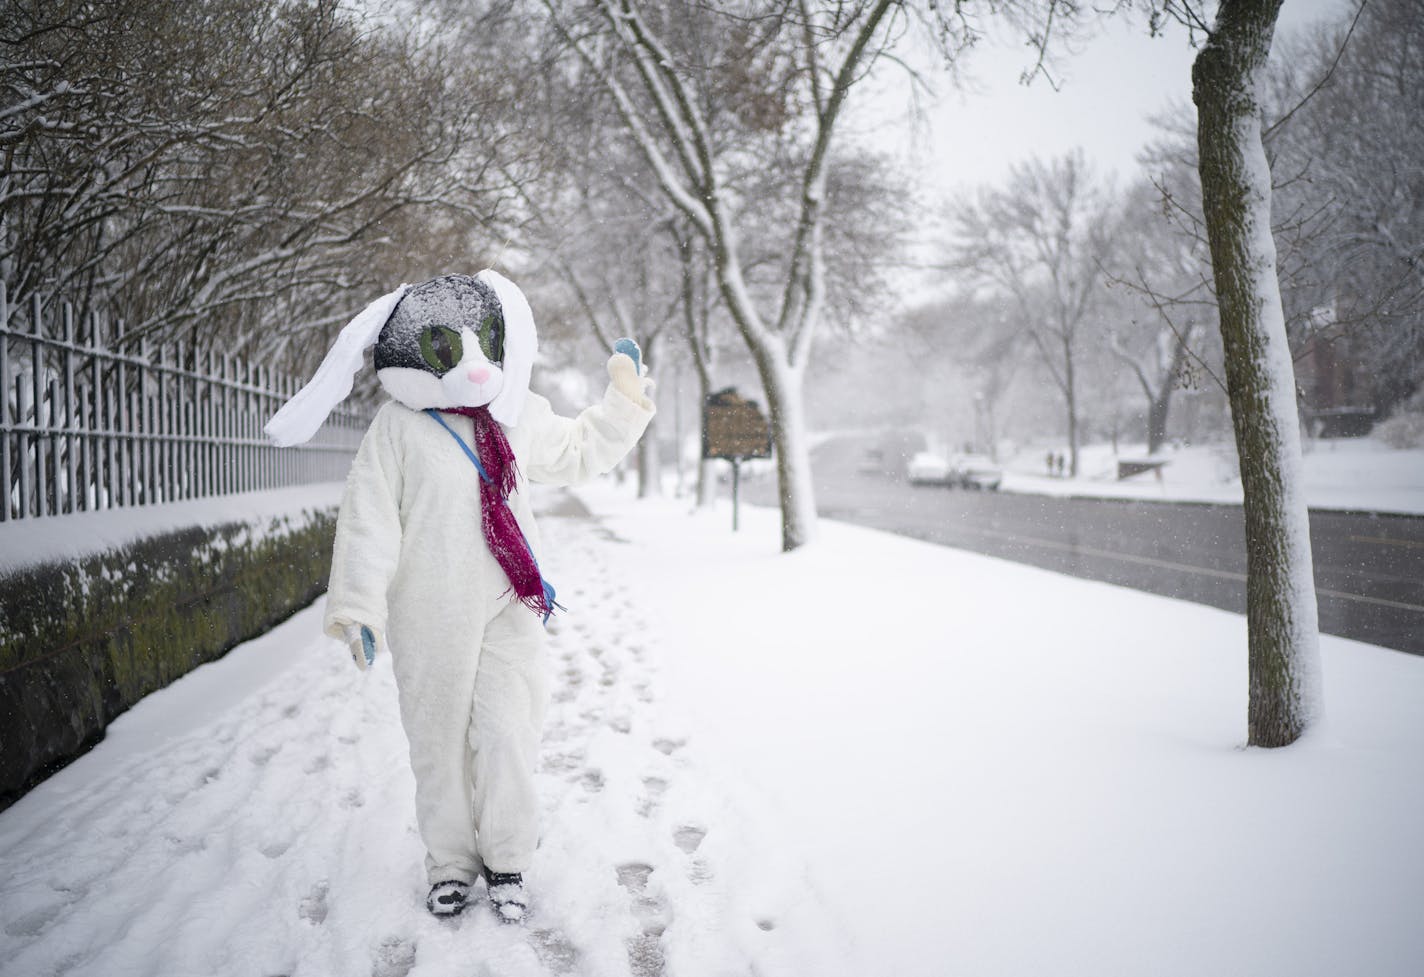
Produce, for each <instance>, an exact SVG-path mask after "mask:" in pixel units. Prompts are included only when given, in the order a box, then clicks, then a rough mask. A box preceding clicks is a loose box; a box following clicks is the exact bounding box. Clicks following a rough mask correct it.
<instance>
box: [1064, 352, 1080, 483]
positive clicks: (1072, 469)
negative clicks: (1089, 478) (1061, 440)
mask: <svg viewBox="0 0 1424 977" xmlns="http://www.w3.org/2000/svg"><path fill="white" fill-rule="evenodd" d="M1070 335H1071V334H1070V333H1069V332H1068V331H1067V330H1064V332H1063V334H1062V343H1063V401H1064V403H1065V404H1066V405H1067V407H1068V477H1069V478H1077V477H1078V389H1077V386H1076V377H1075V376H1074V374H1073V341H1072V340H1071V339H1070V338H1069V336H1070Z"/></svg>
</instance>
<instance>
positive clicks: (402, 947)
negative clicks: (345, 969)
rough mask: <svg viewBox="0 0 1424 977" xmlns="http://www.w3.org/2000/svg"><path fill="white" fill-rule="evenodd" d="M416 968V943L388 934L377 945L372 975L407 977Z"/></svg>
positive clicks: (372, 963) (375, 976) (372, 964)
mask: <svg viewBox="0 0 1424 977" xmlns="http://www.w3.org/2000/svg"><path fill="white" fill-rule="evenodd" d="M414 969H415V944H414V943H412V942H411V941H409V940H407V939H405V938H403V937H399V936H388V937H386V938H385V939H384V940H382V941H381V945H380V946H378V947H376V955H375V958H374V959H373V960H372V961H371V977H406V975H407V974H409V973H410V972H411V971H412V970H414Z"/></svg>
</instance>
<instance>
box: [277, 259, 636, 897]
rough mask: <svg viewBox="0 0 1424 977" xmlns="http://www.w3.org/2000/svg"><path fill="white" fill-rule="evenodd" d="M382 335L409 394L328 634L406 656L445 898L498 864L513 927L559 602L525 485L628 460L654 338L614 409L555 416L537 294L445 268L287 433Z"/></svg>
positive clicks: (340, 533)
mask: <svg viewBox="0 0 1424 977" xmlns="http://www.w3.org/2000/svg"><path fill="white" fill-rule="evenodd" d="M372 344H374V346H375V350H374V363H375V367H376V376H377V378H378V380H379V381H380V383H381V385H382V386H383V387H384V388H385V390H386V392H387V393H389V394H390V395H391V397H392V398H394V399H393V400H391V401H389V402H387V403H385V404H384V405H382V406H381V408H380V410H379V411H378V412H377V413H376V416H375V418H374V419H373V420H372V422H371V426H370V429H369V430H368V431H367V432H366V436H365V438H364V439H363V440H362V442H361V447H360V449H359V450H358V451H357V453H356V458H355V460H354V461H353V462H352V465H351V473H350V475H349V477H348V478H347V481H346V491H345V495H344V496H343V498H342V502H341V511H340V515H339V516H338V519H337V526H336V544H335V547H334V550H333V553H332V563H331V582H330V588H329V590H328V594H327V607H326V617H325V622H324V626H325V629H326V631H327V633H328V634H330V635H332V636H334V637H337V638H340V639H341V640H343V641H345V642H347V644H348V645H349V646H350V648H351V651H352V657H353V659H354V660H355V662H356V664H357V666H358V667H360V668H362V669H364V668H367V667H368V666H369V665H370V664H372V663H373V662H374V660H375V657H376V653H377V650H378V649H379V648H382V647H385V648H387V649H388V650H389V653H390V657H391V662H392V666H393V668H394V671H395V678H396V685H397V688H398V690H399V701H400V715H401V723H402V724H403V726H404V727H405V732H406V736H407V738H408V739H409V741H410V760H411V767H412V770H413V771H414V773H415V785H416V820H417V824H418V826H419V829H420V836H421V839H422V840H423V842H424V843H425V847H426V859H425V864H426V871H427V876H428V881H429V883H430V886H431V888H430V895H429V897H428V898H427V901H426V905H427V908H429V910H430V911H431V912H432V913H435V914H437V915H454V914H456V913H459V912H460V911H461V910H463V909H464V907H465V904H466V901H467V898H468V895H469V890H470V888H471V887H472V886H473V885H474V884H475V881H476V880H477V879H478V878H479V877H480V876H481V875H482V874H483V875H484V877H485V879H486V882H487V884H488V888H489V899H490V902H491V903H492V905H493V907H494V909H495V912H496V914H497V915H498V916H499V918H501V919H503V920H506V921H522V920H523V918H524V916H525V914H526V912H527V906H528V900H527V895H526V891H525V887H524V879H523V875H524V873H525V872H526V871H528V869H529V867H530V862H531V860H532V857H533V854H534V848H535V844H536V842H537V840H538V826H537V799H536V796H535V789H534V767H535V763H536V759H537V756H538V749H539V738H540V731H541V727H542V724H543V716H544V711H545V708H546V705H547V702H548V697H549V691H548V679H547V675H546V671H547V664H546V660H545V653H544V634H543V626H544V624H545V623H546V622H547V620H548V616H549V614H551V613H553V611H554V609H555V607H556V605H555V603H554V600H555V595H554V590H553V587H552V586H550V585H549V583H548V582H547V581H546V580H545V579H544V577H543V575H542V573H541V572H540V570H539V564H538V556H539V554H540V539H539V532H538V527H537V526H536V525H535V522H534V518H533V515H532V513H531V511H530V507H529V501H528V499H527V498H526V497H525V493H524V492H523V491H522V489H523V487H524V484H525V482H526V480H528V481H533V482H546V483H552V484H556V485H567V484H572V483H576V482H580V481H583V480H585V479H588V478H590V477H592V476H595V475H598V474H602V473H604V472H607V471H609V470H610V469H612V468H613V466H614V465H616V464H617V463H618V462H619V460H621V459H622V458H623V457H624V456H625V455H626V454H627V453H628V452H629V451H630V450H631V449H632V448H633V446H634V445H635V444H636V443H637V441H638V438H639V437H641V436H642V433H643V431H644V429H645V428H646V427H647V425H648V422H649V421H650V420H651V419H652V416H653V413H654V410H655V408H654V406H653V403H652V401H651V400H650V399H649V397H648V393H649V388H650V384H651V381H649V380H648V379H647V378H646V377H644V376H642V375H640V373H641V370H640V364H638V363H637V362H636V359H637V355H638V354H637V348H636V346H634V345H633V344H631V343H629V342H626V341H625V342H620V344H619V347H618V348H620V349H625V348H626V349H627V350H628V352H629V353H631V354H632V355H627V354H625V353H623V352H617V353H614V355H613V356H612V357H611V358H610V359H609V361H608V373H609V377H610V381H611V382H610V384H609V386H608V389H607V391H606V392H605V393H604V395H603V398H602V400H601V401H599V402H598V403H596V404H594V405H592V406H590V407H588V408H587V409H585V410H584V411H583V412H582V413H580V414H579V415H578V416H577V417H576V418H566V417H561V416H559V415H557V414H555V413H554V411H553V410H552V408H551V407H550V405H549V402H548V401H547V400H545V399H544V398H543V397H540V396H538V395H537V394H535V393H533V392H531V391H530V390H529V378H530V373H531V370H532V368H533V365H534V358H535V354H536V351H537V339H536V335H535V328H534V318H533V315H532V313H531V312H530V309H529V305H528V302H527V301H526V300H525V298H524V295H523V294H522V293H521V292H520V290H519V289H518V287H516V286H515V285H514V283H513V282H511V281H509V280H508V279H506V278H504V277H503V276H501V275H499V274H498V273H497V272H494V271H490V270H486V271H482V272H480V273H479V274H478V275H475V276H473V277H472V276H467V275H445V276H442V277H440V278H435V279H432V280H430V281H428V282H424V283H422V284H419V285H415V286H413V287H411V286H405V285H402V286H401V287H400V288H399V289H397V290H396V291H394V292H391V293H389V294H388V295H384V296H382V297H381V298H379V299H377V300H376V301H375V302H373V303H371V305H369V306H368V307H367V308H366V309H365V310H363V311H362V312H361V313H360V314H359V315H357V316H356V318H355V319H353V320H352V321H351V323H350V324H349V325H347V326H346V328H345V329H343V330H342V332H341V334H340V335H339V336H338V338H337V340H336V342H335V344H334V345H333V347H332V349H331V351H330V352H329V353H328V354H327V357H326V359H325V360H324V361H323V363H322V364H321V366H320V367H319V368H318V370H317V372H316V374H315V376H314V377H313V378H312V380H311V382H310V383H308V384H307V386H306V387H304V388H303V389H302V390H301V391H300V392H298V393H297V395H296V396H294V397H293V398H292V400H291V401H289V402H288V403H287V404H286V405H285V406H284V407H283V408H282V409H281V410H280V411H278V413H277V414H276V415H275V416H274V417H273V418H272V420H271V421H269V422H268V424H267V427H266V431H267V433H268V435H269V436H270V437H271V438H272V439H273V440H274V441H275V442H276V443H278V444H281V445H288V444H296V443H299V442H302V441H306V440H307V439H309V438H310V437H311V436H312V435H313V434H314V433H315V432H316V430H317V428H319V427H320V426H321V423H322V422H323V421H324V420H325V418H326V416H327V415H328V414H329V413H330V411H331V410H332V408H333V407H335V406H336V404H337V403H339V402H340V401H341V400H343V399H344V398H345V397H346V396H347V395H348V394H349V393H350V391H351V384H352V378H353V376H354V374H355V372H356V370H357V369H359V368H360V366H361V362H362V355H363V352H364V350H365V349H366V348H367V347H369V346H371V345H372Z"/></svg>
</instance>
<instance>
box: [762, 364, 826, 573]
mask: <svg viewBox="0 0 1424 977" xmlns="http://www.w3.org/2000/svg"><path fill="white" fill-rule="evenodd" d="M773 345H774V344H773ZM752 352H753V355H754V356H755V358H756V364H757V372H758V373H759V374H760V376H761V386H762V391H763V392H764V393H765V394H766V399H767V405H766V407H767V413H768V414H769V415H770V418H771V443H772V446H773V447H774V448H775V450H776V475H777V481H778V488H779V489H780V498H779V501H780V504H781V549H782V551H783V552H786V553H789V552H791V551H792V550H794V549H796V548H797V547H800V546H803V545H805V544H806V543H809V542H811V541H812V540H813V539H814V538H815V536H816V499H815V495H814V492H813V490H812V487H811V452H810V449H809V448H808V447H807V440H806V422H805V417H804V414H803V400H802V396H801V393H802V391H801V382H802V372H803V371H802V369H801V368H800V367H799V366H798V365H792V364H787V363H785V362H784V354H782V353H781V351H780V350H779V349H776V348H771V349H767V348H760V347H759V348H755V349H753V350H752Z"/></svg>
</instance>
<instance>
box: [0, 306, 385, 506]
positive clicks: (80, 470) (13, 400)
mask: <svg viewBox="0 0 1424 977" xmlns="http://www.w3.org/2000/svg"><path fill="white" fill-rule="evenodd" d="M298 386H299V385H298V383H297V382H296V381H295V380H294V379H293V378H291V377H287V376H284V375H282V374H280V373H278V372H276V371H274V370H271V369H269V368H267V367H264V366H261V365H257V364H252V363H247V362H243V361H241V360H237V359H234V358H231V357H222V356H215V355H213V354H212V353H211V352H201V353H200V352H198V351H196V350H193V349H191V348H185V347H184V345H183V344H181V343H176V344H163V345H158V346H151V345H150V344H149V343H148V342H146V341H145V340H144V339H142V338H140V339H136V340H134V339H130V338H126V337H125V335H124V324H123V321H122V320H119V319H113V318H109V317H107V316H104V315H102V314H100V313H93V314H89V315H84V316H76V314H75V311H74V308H73V306H72V305H71V304H70V303H68V302H65V301H56V300H51V301H48V302H44V301H42V300H41V297H40V296H38V295H36V296H33V297H32V298H31V299H30V300H29V301H27V302H24V303H21V304H20V306H18V307H11V305H10V303H9V299H8V294H7V292H6V290H5V287H4V285H3V283H0V487H3V488H4V490H5V495H4V498H3V500H0V521H5V520H10V519H24V518H27V517H34V516H56V515H63V514H67V513H72V512H84V511H91V510H97V509H112V508H116V507H119V506H133V505H153V504H157V503H162V502H173V501H177V500H180V499H196V498H204V497H207V496H214V495H226V494H228V493H232V492H245V491H249V490H252V489H266V488H279V487H284V486H288V485H300V484H306V483H310V482H326V481H339V480H341V479H343V478H344V477H345V476H346V471H347V468H348V467H349V466H350V461H351V456H352V455H353V454H354V453H355V450H356V448H357V446H358V445H359V444H360V441H361V436H362V434H363V433H364V431H365V429H366V426H367V423H368V422H369V420H370V417H369V415H368V414H367V413H365V412H364V411H361V410H357V409H353V408H351V407H347V406H345V405H343V406H342V407H338V408H337V409H336V410H335V411H333V412H332V414H331V417H330V418H329V419H328V420H327V422H326V424H325V425H324V426H323V427H322V429H321V430H320V431H319V432H317V435H316V436H315V437H314V438H312V440H311V441H310V442H309V443H307V444H305V445H303V446H301V447H297V448H277V447H275V446H273V445H272V444H271V443H270V442H269V441H268V440H267V438H266V436H265V435H264V434H263V433H262V425H263V424H265V423H266V422H267V419H268V418H269V417H271V416H272V414H273V412H275V411H276V410H277V408H278V407H280V406H281V405H282V404H283V403H285V402H286V400H287V398H289V397H290V396H291V395H292V394H293V393H295V392H296V390H297V387H298Z"/></svg>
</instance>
